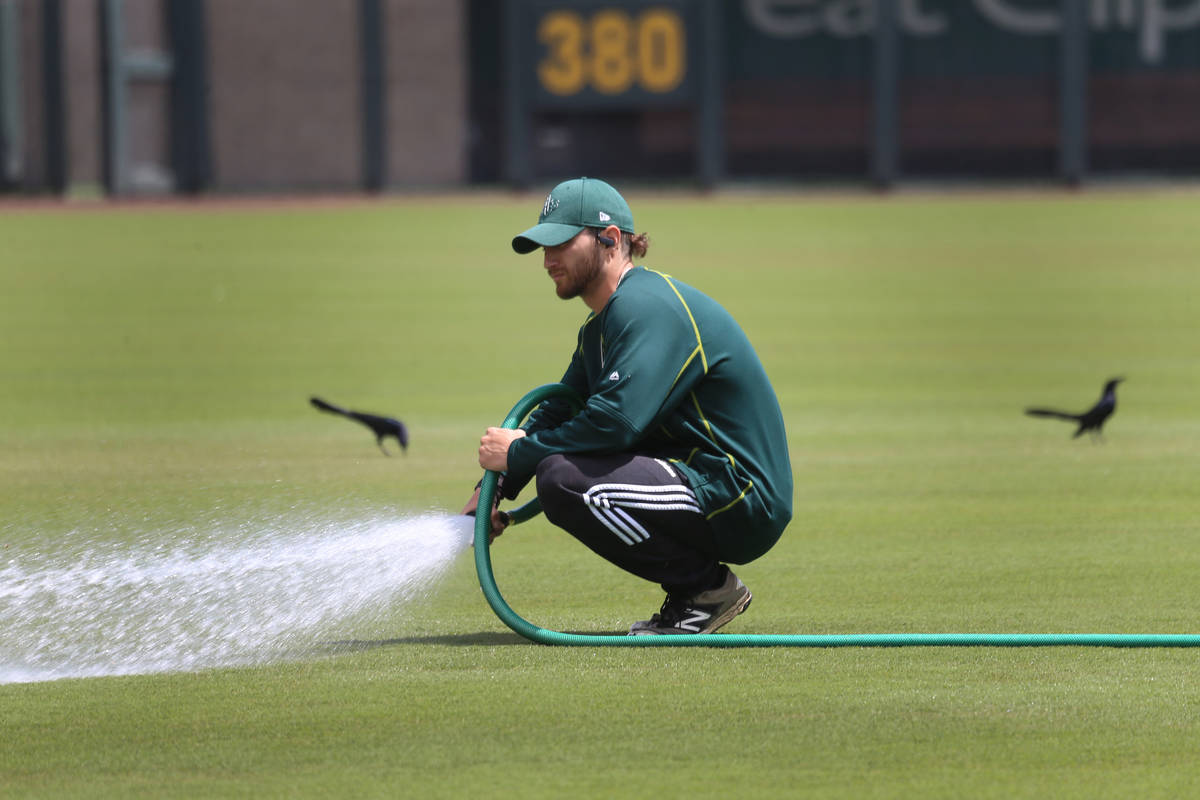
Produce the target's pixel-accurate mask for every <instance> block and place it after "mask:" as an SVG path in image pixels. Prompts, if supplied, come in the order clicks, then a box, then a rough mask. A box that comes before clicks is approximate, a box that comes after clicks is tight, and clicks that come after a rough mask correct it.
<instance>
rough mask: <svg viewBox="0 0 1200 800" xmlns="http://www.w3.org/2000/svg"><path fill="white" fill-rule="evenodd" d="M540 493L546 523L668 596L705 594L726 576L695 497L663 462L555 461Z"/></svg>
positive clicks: (550, 460) (543, 469) (545, 463)
mask: <svg viewBox="0 0 1200 800" xmlns="http://www.w3.org/2000/svg"><path fill="white" fill-rule="evenodd" d="M537 493H538V499H539V500H541V503H542V511H543V512H544V513H545V514H546V518H547V519H549V520H550V521H551V522H553V523H554V524H555V525H557V526H559V527H560V528H564V529H565V530H566V531H567V532H568V533H570V534H571V535H572V536H574V537H575V538H576V539H578V540H579V541H581V542H583V543H584V544H585V545H587V546H588V547H589V548H591V550H592V551H593V552H595V553H596V554H597V555H599V556H601V557H603V558H605V559H607V560H608V561H611V562H612V563H613V564H616V565H617V566H618V567H620V568H621V569H623V570H626V571H627V572H632V573H633V574H634V575H637V576H638V577H640V578H645V579H646V580H648V581H654V582H655V583H658V584H661V585H662V587H663V589H664V590H665V591H667V592H679V593H687V594H691V593H695V592H700V591H703V590H705V589H708V588H710V587H711V586H713V585H715V584H716V583H717V582H718V581H719V580H720V578H721V577H723V571H722V570H721V569H720V562H719V561H718V559H717V557H716V556H715V555H714V553H715V546H714V542H713V534H712V530H711V529H710V528H709V525H708V522H707V521H706V520H705V519H704V515H703V513H702V512H701V510H700V507H699V506H698V505H697V503H696V496H695V495H694V494H693V493H692V490H691V488H690V487H689V486H688V485H687V483H686V482H685V481H684V480H683V479H682V478H681V477H680V476H679V474H678V473H677V472H676V471H675V469H674V468H673V467H671V465H670V464H669V463H667V462H666V461H665V460H660V459H657V458H651V457H649V456H640V455H628V454H618V455H609V456H593V455H553V456H549V457H547V458H545V459H543V460H542V462H541V463H540V464H538V469H537Z"/></svg>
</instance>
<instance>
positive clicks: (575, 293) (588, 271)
mask: <svg viewBox="0 0 1200 800" xmlns="http://www.w3.org/2000/svg"><path fill="white" fill-rule="evenodd" d="M603 265H604V258H603V255H602V254H601V252H600V247H599V245H597V246H596V248H595V249H594V250H592V251H591V252H590V253H588V255H587V258H586V259H584V260H582V261H580V262H579V267H578V269H575V270H568V271H567V275H566V278H567V282H566V283H564V284H562V285H561V286H556V287H555V291H556V292H557V293H558V296H559V298H561V299H563V300H573V299H575V298H576V297H579V295H581V294H583V292H584V291H585V290H586V289H587V288H588V286H590V285H591V284H592V282H593V281H595V280H596V278H598V277H599V276H600V268H601V267H602V266H603Z"/></svg>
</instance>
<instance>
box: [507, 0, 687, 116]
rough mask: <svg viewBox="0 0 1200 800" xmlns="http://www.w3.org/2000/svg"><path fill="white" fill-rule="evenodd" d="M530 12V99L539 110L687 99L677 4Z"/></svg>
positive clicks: (547, 7)
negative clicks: (532, 83) (532, 57)
mask: <svg viewBox="0 0 1200 800" xmlns="http://www.w3.org/2000/svg"><path fill="white" fill-rule="evenodd" d="M564 5H565V4H562V3H558V4H543V5H542V6H541V7H539V8H535V9H534V10H533V12H534V20H533V21H534V24H533V25H532V26H531V27H530V28H529V30H531V31H532V33H533V36H534V38H535V43H534V44H535V46H534V48H532V49H533V51H534V52H535V53H537V56H536V62H535V63H534V64H533V65H531V66H532V74H533V76H534V78H535V84H536V91H535V93H534V97H535V100H536V101H537V102H538V104H539V105H542V106H559V105H565V106H580V105H614V104H620V105H630V104H633V105H641V104H649V103H662V102H663V101H668V100H684V99H687V98H688V97H690V91H691V88H690V85H689V83H690V82H689V80H688V51H689V48H688V20H687V15H686V11H685V6H684V5H682V4H662V3H653V4H652V3H639V2H631V1H630V0H625V2H616V3H613V2H610V3H607V4H604V5H598V6H595V7H593V8H583V9H581V8H580V7H579V6H580V5H581V4H578V3H575V4H572V6H571V7H563V6H564Z"/></svg>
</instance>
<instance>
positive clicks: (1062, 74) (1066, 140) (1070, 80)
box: [1058, 0, 1088, 186]
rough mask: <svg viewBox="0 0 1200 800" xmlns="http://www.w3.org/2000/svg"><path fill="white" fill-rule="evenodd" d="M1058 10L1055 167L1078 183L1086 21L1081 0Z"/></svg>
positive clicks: (1082, 162) (1083, 143)
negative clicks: (1058, 59) (1057, 128)
mask: <svg viewBox="0 0 1200 800" xmlns="http://www.w3.org/2000/svg"><path fill="white" fill-rule="evenodd" d="M1061 9H1062V31H1061V33H1060V36H1059V51H1060V62H1059V79H1058V112H1059V130H1058V170H1059V176H1060V177H1061V178H1062V179H1063V181H1065V182H1066V183H1067V184H1068V185H1070V186H1078V185H1079V184H1080V183H1082V182H1083V179H1084V177H1085V174H1086V172H1087V149H1088V148H1087V94H1088V23H1087V14H1086V9H1085V8H1084V0H1062V2H1061Z"/></svg>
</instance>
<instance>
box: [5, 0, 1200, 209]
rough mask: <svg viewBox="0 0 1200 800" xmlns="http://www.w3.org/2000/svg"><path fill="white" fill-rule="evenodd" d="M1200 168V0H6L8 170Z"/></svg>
mask: <svg viewBox="0 0 1200 800" xmlns="http://www.w3.org/2000/svg"><path fill="white" fill-rule="evenodd" d="M1198 173H1200V0H0V190H3V191H8V192H21V193H43V194H44V193H50V194H75V193H85V192H94V191H100V192H104V193H109V194H163V193H172V192H184V193H195V192H214V193H218V192H306V191H358V190H369V191H378V190H396V191H400V190H405V189H423V188H453V187H461V186H470V185H480V184H509V185H516V186H523V185H528V184H531V183H535V182H546V181H550V180H557V179H559V178H561V177H562V176H564V175H572V174H603V175H605V176H608V177H613V178H621V179H626V180H629V179H635V180H637V181H640V182H651V183H652V182H664V183H674V184H695V185H701V186H708V185H714V184H718V183H725V182H735V181H756V182H763V181H774V182H781V183H784V184H787V183H794V184H812V183H829V182H838V183H859V184H864V185H876V186H889V185H892V184H894V183H897V182H905V181H917V180H936V181H943V182H944V181H971V180H1020V181H1058V182H1064V183H1068V184H1077V183H1080V182H1082V181H1087V180H1092V179H1096V178H1108V177H1127V176H1136V177H1151V178H1174V177H1194V176H1196V175H1197V174H1198Z"/></svg>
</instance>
